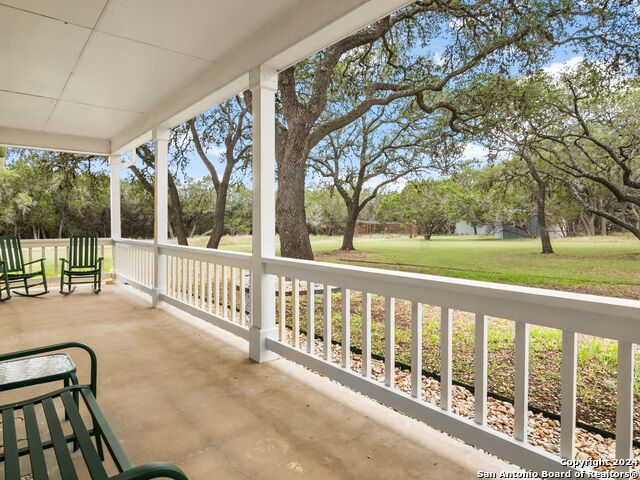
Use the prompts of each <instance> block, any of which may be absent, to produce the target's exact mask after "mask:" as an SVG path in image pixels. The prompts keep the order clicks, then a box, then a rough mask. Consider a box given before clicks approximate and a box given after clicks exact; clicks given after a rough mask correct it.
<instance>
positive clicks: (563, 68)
mask: <svg viewBox="0 0 640 480" xmlns="http://www.w3.org/2000/svg"><path fill="white" fill-rule="evenodd" d="M583 60H584V57H583V56H582V55H576V56H575V57H571V58H570V59H568V60H565V61H564V62H553V63H551V64H549V65H547V66H546V67H542V69H543V70H544V71H545V72H547V73H548V74H549V75H551V76H552V77H557V76H559V75H560V74H562V73H564V72H567V71H571V70H573V69H575V68H576V67H577V66H578V65H580V64H581V63H582V61H583Z"/></svg>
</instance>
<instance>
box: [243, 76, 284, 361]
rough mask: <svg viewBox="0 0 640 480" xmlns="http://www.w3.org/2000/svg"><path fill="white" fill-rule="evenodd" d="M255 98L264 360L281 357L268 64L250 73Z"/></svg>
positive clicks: (257, 338) (259, 328)
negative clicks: (269, 343)
mask: <svg viewBox="0 0 640 480" xmlns="http://www.w3.org/2000/svg"><path fill="white" fill-rule="evenodd" d="M249 86H250V88H251V93H252V99H253V100H252V101H253V233H252V249H253V250H252V252H253V253H252V255H253V258H252V266H253V276H254V277H253V278H254V280H253V304H252V311H253V323H252V325H251V330H250V332H249V357H250V358H251V359H252V360H255V361H256V362H264V361H268V360H272V359H274V358H276V357H277V355H276V354H274V353H273V352H271V351H269V350H267V349H266V346H265V340H266V339H267V338H274V339H275V338H277V329H276V309H275V287H276V279H275V277H274V276H273V275H266V274H265V273H264V263H263V261H262V260H263V259H264V258H269V257H274V256H275V253H276V250H275V234H276V207H275V205H276V204H275V202H276V197H275V170H276V154H275V146H276V142H275V140H276V124H275V92H276V90H277V88H278V73H277V72H276V71H275V70H273V69H270V68H268V67H265V66H261V67H259V68H257V69H256V70H253V71H252V72H251V73H250V74H249Z"/></svg>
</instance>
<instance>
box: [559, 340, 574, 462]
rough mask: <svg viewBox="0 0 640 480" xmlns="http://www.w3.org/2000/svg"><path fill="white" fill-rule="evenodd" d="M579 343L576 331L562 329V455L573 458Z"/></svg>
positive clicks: (569, 458)
mask: <svg viewBox="0 0 640 480" xmlns="http://www.w3.org/2000/svg"><path fill="white" fill-rule="evenodd" d="M577 366H578V344H577V336H576V333H575V332H570V331H569V330H563V331H562V363H561V367H560V422H561V423H560V456H561V457H562V458H566V459H568V460H573V457H574V456H575V453H576V430H575V428H576V374H577Z"/></svg>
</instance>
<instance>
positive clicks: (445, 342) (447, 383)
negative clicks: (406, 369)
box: [440, 307, 453, 411]
mask: <svg viewBox="0 0 640 480" xmlns="http://www.w3.org/2000/svg"><path fill="white" fill-rule="evenodd" d="M452 313H453V311H452V310H451V309H450V308H447V307H441V308H440V408H441V409H443V410H446V411H449V410H451V380H452V367H453V361H452V356H453V354H452V338H451V324H452Z"/></svg>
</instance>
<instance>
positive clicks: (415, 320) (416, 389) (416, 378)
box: [411, 302, 422, 400]
mask: <svg viewBox="0 0 640 480" xmlns="http://www.w3.org/2000/svg"><path fill="white" fill-rule="evenodd" d="M411 396H412V397H414V398H417V399H418V400H419V399H421V398H422V304H421V303H419V302H411Z"/></svg>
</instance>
